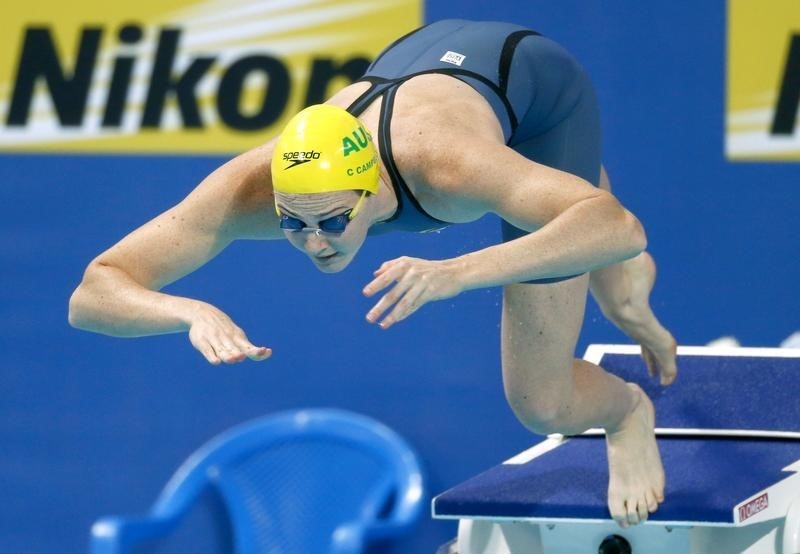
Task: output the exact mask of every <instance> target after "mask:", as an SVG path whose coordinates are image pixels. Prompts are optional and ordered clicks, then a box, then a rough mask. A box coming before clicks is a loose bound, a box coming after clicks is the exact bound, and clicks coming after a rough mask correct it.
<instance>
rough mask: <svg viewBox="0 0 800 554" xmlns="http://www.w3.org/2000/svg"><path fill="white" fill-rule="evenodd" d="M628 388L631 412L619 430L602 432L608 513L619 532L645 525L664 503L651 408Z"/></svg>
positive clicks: (639, 391) (644, 397) (640, 393)
mask: <svg viewBox="0 0 800 554" xmlns="http://www.w3.org/2000/svg"><path fill="white" fill-rule="evenodd" d="M628 386H629V387H631V389H632V391H633V393H634V394H635V398H636V400H635V402H636V403H635V405H634V408H633V410H631V412H630V413H629V414H628V415H627V416H625V418H624V419H623V420H622V423H621V424H620V426H619V428H617V429H616V430H614V431H607V432H606V446H607V449H608V467H609V470H608V473H609V480H608V509H609V511H610V512H611V517H613V518H614V520H615V521H616V522H617V524H619V526H620V527H623V528H626V527H628V526H629V525H636V524H638V523H641V522H644V521H646V520H647V516H648V515H649V514H650V513H653V512H655V511H656V510H657V509H658V504H659V503H661V502H663V501H664V467H663V466H662V465H661V455H660V454H659V453H658V445H657V444H656V440H655V434H654V428H655V411H654V410H653V404H652V402H650V399H649V398H647V395H645V393H644V392H643V391H642V389H640V388H639V387H638V386H637V385H634V384H631V383H628Z"/></svg>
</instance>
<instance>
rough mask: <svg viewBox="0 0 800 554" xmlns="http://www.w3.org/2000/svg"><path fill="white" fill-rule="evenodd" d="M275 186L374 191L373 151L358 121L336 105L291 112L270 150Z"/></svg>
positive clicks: (315, 190) (295, 189)
mask: <svg viewBox="0 0 800 554" xmlns="http://www.w3.org/2000/svg"><path fill="white" fill-rule="evenodd" d="M272 186H273V188H274V189H275V190H276V191H278V192H285V193H291V194H312V193H318V192H333V191H339V190H362V191H368V192H371V193H376V192H378V153H377V151H376V150H375V143H374V142H372V136H370V134H369V133H368V132H367V130H366V129H365V128H364V126H363V125H362V124H361V122H360V121H359V120H358V119H357V118H356V117H354V116H353V115H351V114H350V113H348V112H347V110H344V109H342V108H340V107H338V106H331V105H329V104H317V105H314V106H309V107H308V108H306V109H304V110H302V111H301V112H300V113H298V114H297V115H295V116H294V117H293V118H292V119H291V120H289V123H287V124H286V127H285V128H284V129H283V133H282V134H281V137H280V139H278V142H277V144H276V145H275V151H274V152H273V154H272Z"/></svg>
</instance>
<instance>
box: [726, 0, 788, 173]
mask: <svg viewBox="0 0 800 554" xmlns="http://www.w3.org/2000/svg"><path fill="white" fill-rule="evenodd" d="M798 105H800V2H798V1H797V0H770V1H769V2H762V1H761V0H728V95H727V114H726V153H727V156H728V158H729V159H731V160H775V161H784V160H786V161H788V160H800V129H799V128H798V124H797V115H798Z"/></svg>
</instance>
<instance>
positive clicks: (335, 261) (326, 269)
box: [311, 254, 353, 273]
mask: <svg viewBox="0 0 800 554" xmlns="http://www.w3.org/2000/svg"><path fill="white" fill-rule="evenodd" d="M352 260H353V257H352V256H343V255H342V254H336V255H334V256H332V257H330V258H328V259H325V258H313V257H312V258H311V261H312V262H313V264H314V265H315V266H316V267H317V269H319V270H320V271H321V272H322V273H339V272H340V271H342V270H343V269H344V268H346V267H347V266H348V265H350V262H351V261H352Z"/></svg>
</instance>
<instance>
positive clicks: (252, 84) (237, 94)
mask: <svg viewBox="0 0 800 554" xmlns="http://www.w3.org/2000/svg"><path fill="white" fill-rule="evenodd" d="M421 23H422V0H383V1H380V2H376V1H374V0H293V1H287V0H138V1H132V0H124V1H117V2H108V1H107V0H83V1H81V2H78V3H69V2H67V3H64V2H59V1H57V0H27V1H25V2H11V3H8V4H7V5H6V6H5V7H4V8H3V17H2V18H0V149H2V150H5V151H39V152H41V151H59V152H121V153H137V152H140V153H180V152H184V153H190V152H191V153H233V152H239V151H242V150H245V149H247V148H250V147H252V146H254V145H255V144H256V143H258V142H261V141H263V140H266V139H267V138H268V137H270V136H273V135H274V134H275V133H276V132H277V131H278V130H279V129H280V128H281V126H282V125H283V124H284V123H285V122H286V121H287V120H288V118H289V117H291V116H292V115H294V113H296V112H297V111H298V110H300V109H301V108H302V107H304V106H305V105H308V104H313V103H317V102H321V101H322V100H324V99H325V98H326V97H327V96H329V95H330V94H331V93H332V92H334V91H335V90H337V89H338V88H341V87H342V86H344V85H347V84H348V83H350V82H352V81H353V80H354V79H356V78H358V77H359V76H360V75H361V74H362V73H363V72H364V70H365V69H366V68H367V65H368V64H369V63H370V61H371V60H372V59H374V58H375V57H376V56H377V54H378V53H379V52H380V51H381V50H382V49H383V47H385V46H386V45H388V44H389V43H391V42H392V41H393V40H395V39H396V38H398V37H399V36H401V35H403V34H405V33H407V32H408V31H410V30H411V29H413V28H415V27H418V26H419V25H421Z"/></svg>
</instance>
